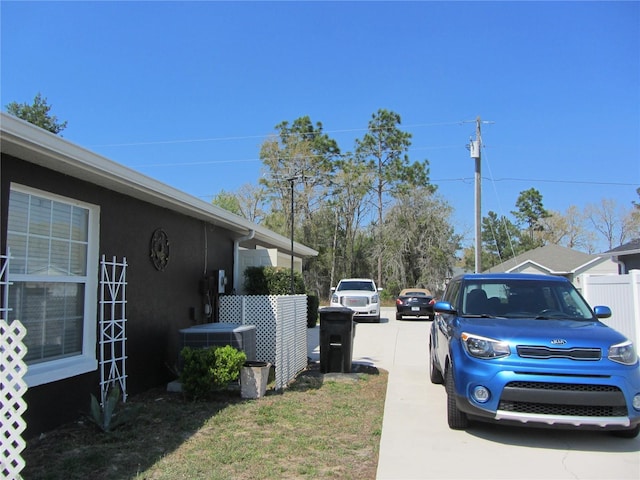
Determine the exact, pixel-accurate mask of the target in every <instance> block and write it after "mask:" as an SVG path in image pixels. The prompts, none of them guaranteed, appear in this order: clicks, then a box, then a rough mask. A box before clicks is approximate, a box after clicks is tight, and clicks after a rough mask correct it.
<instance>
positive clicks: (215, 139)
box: [89, 122, 464, 148]
mask: <svg viewBox="0 0 640 480" xmlns="http://www.w3.org/2000/svg"><path fill="white" fill-rule="evenodd" d="M462 123H464V122H434V123H415V124H411V125H402V124H400V127H402V128H404V129H406V128H419V127H441V126H449V125H461V124H462ZM389 128H395V127H389ZM369 130H370V129H369V128H368V127H367V128H345V129H338V130H322V133H325V134H329V133H330V134H334V133H352V132H366V131H369ZM378 130H379V129H378ZM277 136H278V135H277V134H276V133H267V134H262V135H234V136H230V137H209V138H191V139H182V140H157V141H147V142H128V143H107V144H96V145H89V147H90V148H96V147H136V146H150V145H170V144H179V143H202V142H224V141H231V140H250V139H255V138H269V137H277Z"/></svg>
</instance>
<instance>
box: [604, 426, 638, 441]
mask: <svg viewBox="0 0 640 480" xmlns="http://www.w3.org/2000/svg"><path fill="white" fill-rule="evenodd" d="M611 433H612V434H613V436H615V437H618V438H636V437H637V436H638V434H639V433H640V425H636V426H635V427H632V428H627V429H625V430H614V431H612V432H611Z"/></svg>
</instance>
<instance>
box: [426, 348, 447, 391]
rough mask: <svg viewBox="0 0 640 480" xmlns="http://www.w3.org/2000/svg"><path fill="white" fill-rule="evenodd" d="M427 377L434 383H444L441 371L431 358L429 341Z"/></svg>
mask: <svg viewBox="0 0 640 480" xmlns="http://www.w3.org/2000/svg"><path fill="white" fill-rule="evenodd" d="M429 379H430V380H431V383H435V384H436V385H442V384H443V383H444V378H442V372H441V371H440V370H438V367H437V366H436V362H435V360H434V358H433V353H432V348H431V341H429Z"/></svg>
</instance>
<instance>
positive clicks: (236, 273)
mask: <svg viewBox="0 0 640 480" xmlns="http://www.w3.org/2000/svg"><path fill="white" fill-rule="evenodd" d="M255 235H256V231H255V230H249V233H247V234H246V235H244V236H242V237H238V238H236V239H235V240H234V241H233V293H238V284H239V283H240V242H246V241H247V240H251V239H252V238H253V237H254V236H255Z"/></svg>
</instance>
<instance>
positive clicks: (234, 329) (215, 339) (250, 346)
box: [180, 323, 257, 360]
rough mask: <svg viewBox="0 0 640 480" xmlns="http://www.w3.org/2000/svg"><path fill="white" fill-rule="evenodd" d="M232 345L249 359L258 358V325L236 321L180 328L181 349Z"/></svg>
mask: <svg viewBox="0 0 640 480" xmlns="http://www.w3.org/2000/svg"><path fill="white" fill-rule="evenodd" d="M225 345H231V346H232V347H235V348H237V349H238V350H242V351H243V352H244V353H245V355H246V356H247V360H257V359H256V326H255V325H237V324H234V323H204V324H202V325H194V326H193V327H189V328H183V329H182V330H180V349H182V348H184V347H191V348H208V347H214V346H220V347H224V346H225Z"/></svg>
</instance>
